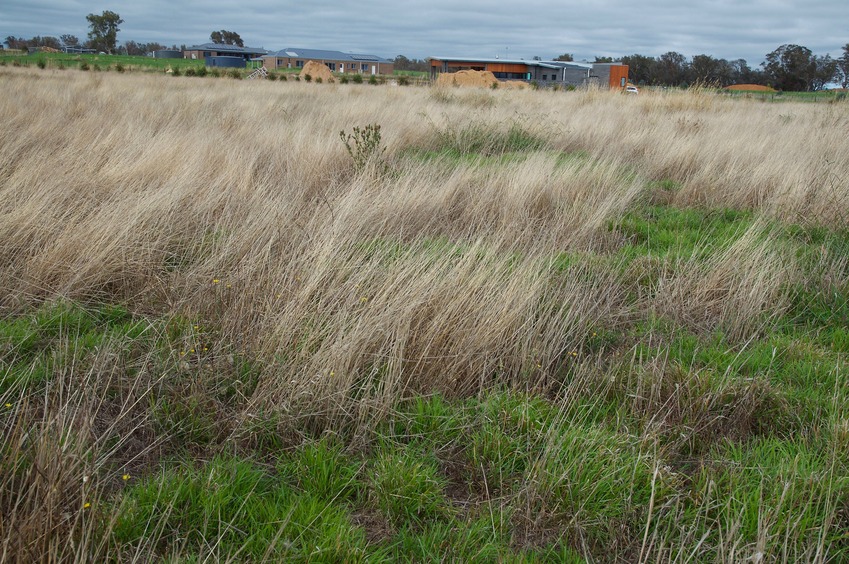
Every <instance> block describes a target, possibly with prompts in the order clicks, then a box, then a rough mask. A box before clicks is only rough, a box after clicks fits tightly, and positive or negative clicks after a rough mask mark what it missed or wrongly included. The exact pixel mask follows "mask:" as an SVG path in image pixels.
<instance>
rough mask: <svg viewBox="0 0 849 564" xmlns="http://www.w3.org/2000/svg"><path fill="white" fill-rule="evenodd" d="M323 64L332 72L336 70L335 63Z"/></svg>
mask: <svg viewBox="0 0 849 564" xmlns="http://www.w3.org/2000/svg"><path fill="white" fill-rule="evenodd" d="M324 64H325V65H327V68H329V69H330V70H332V71H335V70H336V63H324Z"/></svg>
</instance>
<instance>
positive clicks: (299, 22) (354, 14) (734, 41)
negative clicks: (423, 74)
mask: <svg viewBox="0 0 849 564" xmlns="http://www.w3.org/2000/svg"><path fill="white" fill-rule="evenodd" d="M104 9H110V10H113V11H115V12H118V13H119V14H121V16H122V17H123V19H124V20H125V22H124V24H123V25H122V26H121V32H120V34H119V40H130V39H132V40H135V41H145V42H146V41H158V42H160V43H165V44H168V45H170V44H172V43H176V44H181V43H185V44H194V43H200V42H204V41H207V40H208V38H209V33H210V32H211V31H213V30H217V29H230V30H233V31H236V32H238V33H239V34H240V35H241V36H242V38H243V39H244V40H245V42H246V44H248V45H250V46H252V47H253V46H255V47H265V48H267V49H281V48H284V47H288V46H301V47H314V48H325V49H339V50H343V51H364V52H372V53H375V54H378V55H383V56H387V57H394V56H395V55H398V54H404V55H406V56H408V57H415V58H423V57H426V56H429V55H469V56H494V55H502V56H503V55H507V54H509V56H510V57H516V58H520V57H523V58H530V57H533V56H535V55H539V56H542V57H546V58H547V57H553V56H556V55H558V54H561V53H567V52H568V53H573V54H575V55H576V56H577V57H578V58H589V57H593V56H595V55H603V56H617V55H627V54H633V53H640V54H644V55H652V56H657V55H660V54H662V53H665V52H667V51H678V52H681V53H683V54H685V55H687V56H688V57H692V56H693V55H697V54H703V53H704V54H709V55H713V56H716V57H722V58H728V59H738V58H744V59H746V60H747V61H748V62H749V64H750V65H753V66H756V65H758V64H759V63H760V62H761V61H762V60H763V58H764V56H765V55H766V53H769V52H770V51H772V50H773V49H775V48H776V47H778V46H779V45H781V44H783V43H798V44H801V45H805V46H807V47H808V48H810V49H811V50H812V51H814V52H815V53H818V54H825V53H829V52H830V53H831V54H832V55H837V54H838V53H839V52H840V48H841V46H842V45H844V44H845V43H847V42H849V10H847V9H846V7H845V0H814V1H812V2H809V3H807V4H805V5H804V6H802V5H801V4H799V5H796V3H794V2H788V1H784V2H775V1H770V2H767V1H765V0H755V1H751V2H745V3H739V2H731V1H728V0H698V1H696V2H688V3H682V2H680V0H679V1H672V0H661V1H657V2H652V3H649V4H646V3H639V2H633V1H628V2H626V1H624V0H600V1H598V2H593V3H591V4H590V3H586V2H577V1H574V0H567V1H566V2H563V1H562V0H561V1H552V0H529V1H528V2H525V3H522V4H521V5H518V4H513V3H510V4H508V3H500V2H492V1H491V0H468V1H457V0H452V1H448V0H431V1H430V2H424V1H422V0H413V1H410V2H403V3H397V2H389V1H388V0H360V1H359V2H355V3H352V2H340V1H338V0H316V1H313V2H309V3H306V2H283V3H280V2H279V1H270V0H256V1H255V2H253V3H251V4H250V5H249V7H247V8H242V7H238V6H235V5H234V3H233V2H232V1H231V0H226V1H225V0H209V1H205V2H200V1H198V0H187V1H185V2H179V3H177V2H173V1H171V2H168V1H164V0H153V1H150V2H139V1H138V0H136V1H129V0H114V1H112V2H110V3H109V4H108V5H104V4H100V3H93V2H89V1H84V0H57V1H53V2H48V1H46V0H5V1H4V2H3V3H2V4H0V35H2V37H6V36H7V35H16V36H25V37H31V36H33V35H55V36H58V35H61V34H63V33H71V34H74V35H77V36H79V37H85V35H86V32H87V25H86V21H85V16H86V14H88V13H91V12H95V13H100V12H101V11H102V10H104Z"/></svg>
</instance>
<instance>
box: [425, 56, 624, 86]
mask: <svg viewBox="0 0 849 564" xmlns="http://www.w3.org/2000/svg"><path fill="white" fill-rule="evenodd" d="M461 70H476V71H489V72H491V73H492V74H494V75H495V78H497V79H498V80H502V81H505V80H520V81H524V82H536V83H538V84H540V85H541V86H553V85H564V86H584V85H587V84H598V85H599V86H606V87H609V88H625V85H626V84H627V83H628V65H623V64H622V63H575V62H571V61H569V62H567V61H541V60H536V59H534V60H525V59H480V58H471V57H431V58H430V77H431V79H434V80H435V79H436V77H437V76H438V75H439V74H442V73H452V72H457V71H461Z"/></svg>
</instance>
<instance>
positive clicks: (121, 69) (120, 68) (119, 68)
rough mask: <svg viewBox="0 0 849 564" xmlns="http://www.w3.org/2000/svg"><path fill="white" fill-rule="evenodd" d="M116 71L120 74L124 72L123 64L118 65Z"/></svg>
mask: <svg viewBox="0 0 849 564" xmlns="http://www.w3.org/2000/svg"><path fill="white" fill-rule="evenodd" d="M115 70H116V71H118V72H124V65H122V64H121V63H116V64H115Z"/></svg>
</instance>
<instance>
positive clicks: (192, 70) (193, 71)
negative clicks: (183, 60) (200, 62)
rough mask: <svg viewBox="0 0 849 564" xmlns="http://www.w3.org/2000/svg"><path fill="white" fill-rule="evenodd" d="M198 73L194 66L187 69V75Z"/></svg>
mask: <svg viewBox="0 0 849 564" xmlns="http://www.w3.org/2000/svg"><path fill="white" fill-rule="evenodd" d="M196 74H197V72H196V71H195V69H194V67H189V68H187V69H186V76H195V75H196Z"/></svg>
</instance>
